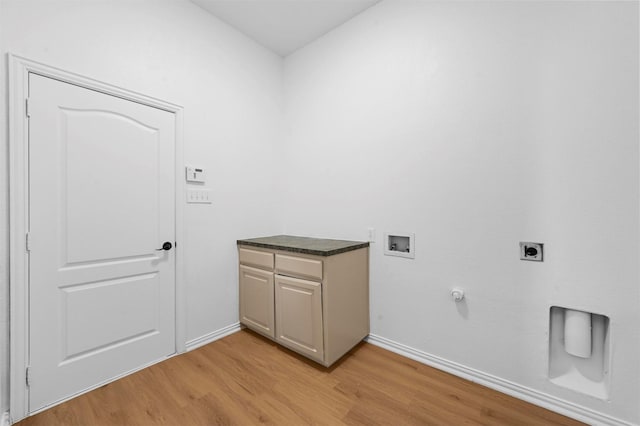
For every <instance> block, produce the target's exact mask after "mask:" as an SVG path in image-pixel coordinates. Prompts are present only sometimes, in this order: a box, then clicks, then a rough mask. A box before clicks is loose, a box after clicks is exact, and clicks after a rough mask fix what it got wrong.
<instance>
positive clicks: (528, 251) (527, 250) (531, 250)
mask: <svg viewBox="0 0 640 426" xmlns="http://www.w3.org/2000/svg"><path fill="white" fill-rule="evenodd" d="M524 253H525V254H526V255H527V256H532V257H533V256H536V255H537V254H538V250H536V249H535V248H534V247H525V249H524Z"/></svg>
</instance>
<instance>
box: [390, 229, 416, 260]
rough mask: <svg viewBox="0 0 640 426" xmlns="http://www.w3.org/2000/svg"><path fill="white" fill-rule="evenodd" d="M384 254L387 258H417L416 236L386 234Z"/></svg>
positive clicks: (397, 233)
mask: <svg viewBox="0 0 640 426" xmlns="http://www.w3.org/2000/svg"><path fill="white" fill-rule="evenodd" d="M384 254H385V255H387V256H398V257H406V258H409V259H414V258H415V234H410V233H406V232H387V233H385V234H384Z"/></svg>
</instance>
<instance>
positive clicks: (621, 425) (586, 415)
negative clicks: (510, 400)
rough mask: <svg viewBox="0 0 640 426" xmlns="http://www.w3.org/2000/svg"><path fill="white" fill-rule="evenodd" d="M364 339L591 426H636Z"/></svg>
mask: <svg viewBox="0 0 640 426" xmlns="http://www.w3.org/2000/svg"><path fill="white" fill-rule="evenodd" d="M365 340H366V341H367V342H369V343H371V344H372V345H376V346H380V347H381V348H384V349H387V350H389V351H391V352H395V353H397V354H399V355H402V356H405V357H407V358H409V359H412V360H414V361H418V362H421V363H423V364H426V365H428V366H430V367H434V368H437V369H439V370H443V371H446V372H447V373H451V374H453V375H455V376H458V377H462V378H463V379H466V380H469V381H471V382H474V383H478V384H481V385H483V386H486V387H488V388H491V389H494V390H497V391H499V392H502V393H505V394H507V395H510V396H513V397H515V398H518V399H521V400H523V401H526V402H529V403H531V404H534V405H538V406H540V407H544V408H547V409H549V410H551V411H555V412H556V413H560V414H562V415H565V416H567V417H571V418H574V419H576V420H580V421H582V422H585V423H588V424H591V425H607V426H633V424H632V423H628V422H626V421H624V420H620V419H617V418H615V417H611V416H608V415H606V414H602V413H600V412H598V411H594V410H591V409H589V408H586V407H583V406H580V405H577V404H574V403H572V402H569V401H565V400H563V399H560V398H557V397H555V396H552V395H548V394H546V393H543V392H540V391H537V390H534V389H530V388H527V387H525V386H522V385H519V384H517V383H513V382H510V381H508V380H504V379H501V378H500V377H496V376H493V375H491V374H487V373H483V372H482V371H478V370H474V369H473V368H469V367H465V366H464V365H462V364H458V363H455V362H451V361H447V360H446V359H443V358H440V357H437V356H434V355H431V354H428V353H426V352H422V351H420V350H418V349H414V348H412V347H409V346H406V345H403V344H401V343H398V342H394V341H393V340H389V339H386V338H384V337H381V336H376V335H375V334H370V335H369V337H367V338H366V339H365Z"/></svg>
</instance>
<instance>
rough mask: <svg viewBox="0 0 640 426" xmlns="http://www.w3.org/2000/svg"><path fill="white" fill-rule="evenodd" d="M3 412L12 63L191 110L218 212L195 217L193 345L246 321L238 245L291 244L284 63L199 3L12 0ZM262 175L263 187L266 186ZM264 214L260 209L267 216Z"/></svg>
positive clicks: (2, 220) (3, 160) (2, 216)
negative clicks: (277, 195)
mask: <svg viewBox="0 0 640 426" xmlns="http://www.w3.org/2000/svg"><path fill="white" fill-rule="evenodd" d="M1 7H2V9H1V11H2V15H1V17H0V28H1V32H0V53H1V54H2V63H1V67H2V68H1V69H2V81H0V91H1V92H0V93H2V95H3V96H2V99H3V103H2V105H1V106H0V126H1V127H0V135H1V146H0V165H1V167H0V170H1V172H0V199H1V203H0V242H1V243H0V312H1V318H0V327H1V332H0V348H2V350H1V351H0V368H1V369H0V371H1V374H2V380H1V382H0V384H1V385H2V386H0V394H1V395H2V398H1V400H0V413H1V412H2V411H4V410H5V409H6V407H7V404H8V402H7V399H8V398H7V393H6V389H7V388H6V386H7V380H8V379H7V369H6V367H7V349H6V348H7V347H8V345H7V317H8V308H7V305H8V300H7V299H8V297H7V295H8V290H7V287H8V285H7V282H8V263H7V262H8V242H7V240H8V214H7V207H8V206H7V204H8V201H7V199H8V197H7V190H8V186H7V185H8V183H7V180H8V172H7V168H8V159H7V127H6V115H7V105H6V96H4V90H5V87H6V84H7V82H6V71H5V70H6V53H7V52H12V53H14V54H18V55H21V56H24V57H27V58H29V59H32V60H36V61H40V62H44V63H47V64H49V65H52V66H56V67H59V68H63V69H66V70H70V71H73V72H77V73H80V74H84V75H87V76H89V77H93V78H96V79H99V80H102V81H106V82H109V83H112V84H116V85H119V86H122V87H125V88H127V89H131V90H134V91H137V92H141V93H144V94H146V95H150V96H154V97H157V98H160V99H164V100H167V101H171V102H175V103H178V104H181V105H183V106H184V140H185V160H186V162H188V163H193V164H196V165H202V166H204V167H206V168H207V170H208V179H209V182H208V186H210V187H211V188H212V189H213V192H214V201H213V204H211V205H188V206H187V207H186V212H185V214H186V223H185V226H186V241H182V242H179V244H180V245H181V247H183V248H184V250H185V252H186V281H187V297H188V331H187V332H188V339H189V340H192V339H196V338H198V337H201V336H203V335H206V334H208V333H211V332H214V331H216V330H218V329H221V328H223V327H225V326H228V325H230V324H233V323H235V322H237V321H238V315H237V304H238V302H237V266H236V263H237V256H236V251H235V240H236V239H237V238H246V237H251V236H255V235H268V234H274V233H279V232H280V231H281V228H282V225H281V221H280V217H279V216H278V214H277V211H276V210H275V209H274V208H272V204H273V196H272V194H273V193H274V189H273V188H274V185H275V180H274V174H273V168H272V167H271V164H272V160H273V159H274V156H275V151H274V149H275V144H276V142H278V141H280V140H281V131H282V124H281V118H282V80H281V77H282V59H281V58H280V57H278V56H276V55H275V54H273V53H271V52H268V51H267V50H265V49H264V48H262V47H260V46H258V45H257V44H256V43H254V42H253V41H250V40H249V39H248V38H246V37H244V36H242V35H240V33H238V32H236V31H235V30H233V29H231V28H230V27H228V26H227V25H226V24H223V23H221V22H220V21H218V20H217V19H215V18H213V17H212V16H211V15H209V14H208V13H206V12H204V11H203V10H201V9H200V8H199V7H197V6H195V5H193V4H191V3H189V2H187V1H179V0H174V1H157V0H148V1H126V2H125V1H100V0H92V1H68V0H49V1H42V0H41V1H35V0H27V1H24V0H16V1H13V0H9V1H8V0H2V6H1ZM256 176H259V178H256ZM256 206H259V208H256Z"/></svg>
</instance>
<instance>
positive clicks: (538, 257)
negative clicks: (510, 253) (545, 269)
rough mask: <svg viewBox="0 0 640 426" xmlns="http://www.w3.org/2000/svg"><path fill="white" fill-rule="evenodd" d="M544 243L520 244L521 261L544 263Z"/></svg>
mask: <svg viewBox="0 0 640 426" xmlns="http://www.w3.org/2000/svg"><path fill="white" fill-rule="evenodd" d="M542 247H543V244H542V243H530V242H522V241H521V242H520V260H530V261H533V262H542Z"/></svg>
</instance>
